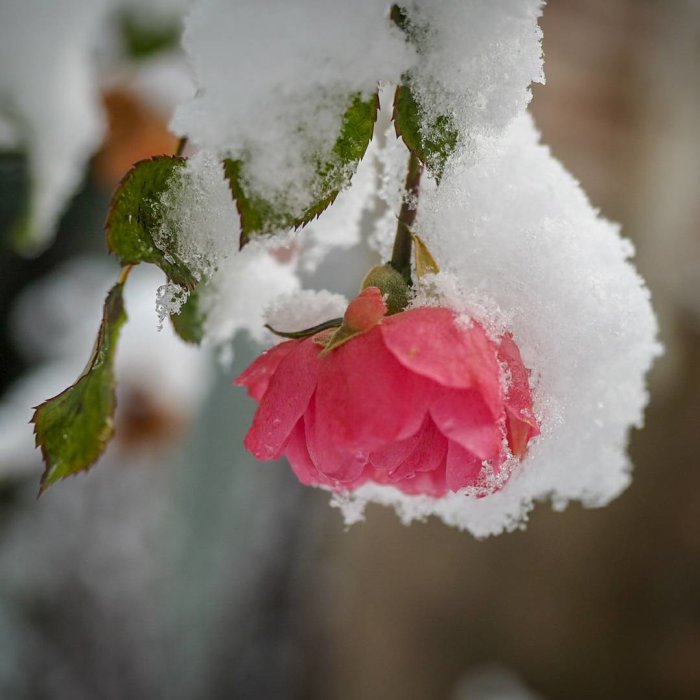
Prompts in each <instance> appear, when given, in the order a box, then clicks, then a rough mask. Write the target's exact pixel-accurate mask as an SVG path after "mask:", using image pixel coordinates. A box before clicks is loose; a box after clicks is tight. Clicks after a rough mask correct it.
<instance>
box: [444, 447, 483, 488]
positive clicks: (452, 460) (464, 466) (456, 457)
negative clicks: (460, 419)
mask: <svg viewBox="0 0 700 700" xmlns="http://www.w3.org/2000/svg"><path fill="white" fill-rule="evenodd" d="M481 469H482V463H481V460H480V459H479V458H478V457H477V456H476V455H474V454H472V453H471V452H469V451H468V450H465V449H464V448H463V447H462V446H461V445H458V444H457V443H456V442H453V441H452V440H450V441H449V442H448V444H447V463H446V466H445V481H446V484H447V488H448V489H449V490H450V491H458V490H459V489H461V488H464V487H465V486H474V485H475V484H476V482H477V480H478V478H479V474H480V473H481Z"/></svg>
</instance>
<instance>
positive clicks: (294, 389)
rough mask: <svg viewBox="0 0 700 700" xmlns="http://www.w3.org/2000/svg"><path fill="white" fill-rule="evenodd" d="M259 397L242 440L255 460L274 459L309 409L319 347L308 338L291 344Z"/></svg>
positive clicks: (314, 386)
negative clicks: (251, 419)
mask: <svg viewBox="0 0 700 700" xmlns="http://www.w3.org/2000/svg"><path fill="white" fill-rule="evenodd" d="M292 342H293V343H294V345H293V347H292V348H291V350H290V351H289V352H288V353H287V354H286V355H285V356H284V357H283V358H282V359H281V361H280V363H279V365H278V368H277V372H275V373H274V375H273V377H272V380H271V381H270V384H269V387H268V389H267V391H266V392H265V394H264V395H263V397H262V399H261V401H260V405H259V406H258V410H257V411H256V412H255V417H254V418H253V425H252V426H251V427H250V430H249V431H248V434H247V435H246V436H245V446H246V448H247V449H248V451H249V452H251V453H252V454H253V455H254V456H255V457H256V458H257V459H277V458H278V457H279V456H280V455H281V454H282V450H283V448H284V444H285V442H286V440H287V438H288V437H289V435H290V434H291V432H292V430H293V429H294V426H295V425H296V424H297V421H298V420H299V419H300V418H301V417H302V415H303V414H304V411H305V410H306V407H307V406H308V405H309V401H310V399H311V396H312V395H313V392H314V389H315V388H316V380H317V377H318V353H319V352H320V351H321V347H320V346H319V345H316V343H314V342H313V340H312V339H311V338H307V339H306V340H302V341H298V340H297V341H292Z"/></svg>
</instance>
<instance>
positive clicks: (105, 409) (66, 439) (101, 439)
mask: <svg viewBox="0 0 700 700" xmlns="http://www.w3.org/2000/svg"><path fill="white" fill-rule="evenodd" d="M123 289H124V283H123V282H119V283H117V284H116V285H115V286H114V287H113V288H112V289H111V290H110V292H109V294H108V295H107V299H106V300H105V304H104V311H103V315H102V323H101V324H100V329H99V331H98V334H97V341H96V343H95V348H94V350H93V353H92V356H91V357H90V360H89V362H88V364H87V366H86V368H85V370H84V371H83V374H82V375H81V376H80V377H79V378H78V380H77V381H76V382H75V384H73V385H72V386H70V387H68V388H67V389H66V390H65V391H63V392H61V393H60V394H58V395H57V396H54V397H53V398H52V399H49V400H48V401H45V402H44V403H43V404H41V405H40V406H38V407H37V409H36V411H35V412H34V416H33V417H32V422H33V423H34V432H35V433H36V444H37V447H41V453H42V456H43V458H44V463H45V464H46V468H45V470H44V474H43V476H42V478H41V487H40V492H43V491H45V490H46V489H47V488H48V487H49V486H51V484H54V483H56V482H57V481H59V480H61V479H65V478H66V477H68V476H73V475H74V474H77V473H78V472H81V471H85V470H87V469H88V468H89V467H90V466H91V465H92V464H93V463H94V462H95V461H96V460H97V459H98V457H99V456H100V455H101V454H102V452H103V451H104V449H105V447H106V445H107V443H108V442H109V440H110V438H111V437H112V434H113V432H114V422H113V415H114V408H115V405H116V399H115V393H114V387H115V379H114V355H115V351H116V347H117V341H118V340H119V333H120V331H121V328H122V326H123V324H124V322H125V321H126V311H125V310H124V299H123Z"/></svg>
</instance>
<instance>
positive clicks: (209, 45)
mask: <svg viewBox="0 0 700 700" xmlns="http://www.w3.org/2000/svg"><path fill="white" fill-rule="evenodd" d="M184 45H185V48H186V49H187V51H188V53H189V55H190V57H191V60H192V63H193V66H194V70H195V74H196V78H197V83H198V87H199V91H198V94H197V96H196V97H195V98H194V99H193V100H191V101H189V102H186V103H185V104H183V105H181V106H180V108H179V109H178V110H177V112H176V114H175V117H174V119H173V122H172V128H173V130H174V131H176V132H177V133H178V134H181V135H187V136H188V137H189V138H190V139H191V140H192V141H193V142H194V143H195V144H196V145H198V146H200V147H202V148H206V149H208V150H211V151H213V152H215V153H217V154H219V155H221V156H230V157H234V158H242V157H245V159H246V162H249V163H250V165H249V167H248V170H247V175H248V178H249V180H250V182H251V184H252V185H253V189H255V190H256V191H258V192H259V193H261V194H263V195H265V196H267V197H268V198H271V199H272V198H274V197H275V195H281V196H284V197H285V198H286V199H287V200H289V201H290V202H291V203H294V202H295V201H296V198H297V197H300V196H303V190H304V189H305V187H306V185H307V183H308V182H309V181H310V180H311V179H313V175H314V171H315V168H314V163H313V159H314V154H316V153H328V152H329V151H330V149H331V148H332V146H333V143H334V142H335V139H336V138H337V135H338V132H339V128H340V123H341V118H342V115H343V113H344V111H345V110H346V109H347V107H348V106H349V103H350V100H351V98H352V96H353V95H356V94H360V95H362V96H363V97H365V98H368V97H369V96H370V95H371V94H372V93H373V92H374V91H375V90H376V85H377V81H378V80H385V81H391V82H397V81H398V80H399V78H400V75H401V73H402V72H403V71H404V70H405V68H406V67H407V66H409V65H411V62H412V60H413V58H414V52H413V49H412V48H411V47H409V46H408V44H407V43H406V41H405V40H404V37H403V35H402V33H401V32H400V30H399V29H398V28H397V27H395V26H394V25H393V24H392V23H391V22H390V21H389V19H388V5H387V3H385V2H383V1H380V0H357V1H356V2H352V3H346V2H319V1H318V0H303V1H299V2H294V3H290V2H286V1H285V0H274V1H270V2H266V3H260V2H257V1H256V0H240V1H239V2H236V3H235V4H233V3H230V2H228V0H199V2H197V3H195V5H194V6H193V8H192V11H191V13H190V14H189V16H188V17H187V18H186V21H185V35H184Z"/></svg>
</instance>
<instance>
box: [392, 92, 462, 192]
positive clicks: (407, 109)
mask: <svg viewBox="0 0 700 700" xmlns="http://www.w3.org/2000/svg"><path fill="white" fill-rule="evenodd" d="M394 127H395V129H396V135H397V136H399V137H400V138H402V139H403V141H404V143H405V144H406V146H407V147H408V150H409V151H411V153H414V154H415V155H416V156H417V157H418V159H419V160H420V162H421V163H423V165H425V166H426V167H427V168H428V169H429V170H430V171H431V172H432V173H433V175H435V178H436V179H438V180H439V179H440V176H441V175H442V171H443V170H444V169H445V163H446V162H447V159H448V158H449V157H450V156H451V155H452V153H453V152H454V150H455V148H456V147H457V143H458V139H459V134H458V133H457V130H456V129H455V128H454V125H453V122H452V119H451V118H450V117H448V116H446V115H444V114H440V115H438V116H436V117H434V118H432V119H431V118H426V116H425V114H424V113H423V111H422V110H421V108H420V105H419V104H418V102H416V98H415V96H414V95H413V92H412V90H411V87H410V85H409V84H406V85H401V86H399V87H398V88H397V89H396V97H395V99H394Z"/></svg>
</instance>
